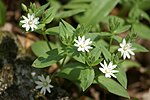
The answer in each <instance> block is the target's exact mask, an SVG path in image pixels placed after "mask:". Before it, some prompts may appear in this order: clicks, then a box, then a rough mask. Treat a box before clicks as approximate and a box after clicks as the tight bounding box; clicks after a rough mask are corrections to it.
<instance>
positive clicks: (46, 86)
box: [35, 75, 53, 94]
mask: <svg viewBox="0 0 150 100" xmlns="http://www.w3.org/2000/svg"><path fill="white" fill-rule="evenodd" d="M38 79H39V80H40V81H35V83H36V84H37V86H36V87H35V88H36V89H40V88H42V89H41V91H40V93H42V94H45V93H46V90H47V91H48V92H49V93H51V90H50V88H53V86H52V85H51V84H50V82H51V79H50V78H49V76H47V77H46V79H45V78H44V76H43V75H42V76H38Z"/></svg>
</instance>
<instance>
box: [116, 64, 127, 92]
mask: <svg viewBox="0 0 150 100" xmlns="http://www.w3.org/2000/svg"><path fill="white" fill-rule="evenodd" d="M117 70H118V71H119V72H118V73H117V74H116V76H117V80H118V81H119V83H120V84H121V85H122V86H123V87H124V88H125V89H127V76H126V73H125V70H124V69H123V68H122V67H120V66H118V69H117Z"/></svg>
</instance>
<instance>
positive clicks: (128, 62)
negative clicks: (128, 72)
mask: <svg viewBox="0 0 150 100" xmlns="http://www.w3.org/2000/svg"><path fill="white" fill-rule="evenodd" d="M120 66H121V67H122V68H124V69H128V68H131V67H137V68H139V67H141V65H140V64H139V63H138V62H136V61H132V60H125V61H124V62H122V63H121V64H120Z"/></svg>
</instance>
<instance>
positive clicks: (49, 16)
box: [43, 7, 58, 24]
mask: <svg viewBox="0 0 150 100" xmlns="http://www.w3.org/2000/svg"><path fill="white" fill-rule="evenodd" d="M57 10H58V9H57V8H54V7H50V8H48V9H47V10H46V11H45V13H44V18H43V23H45V24H48V23H50V22H51V21H52V20H53V19H54V17H55V14H56V11H57Z"/></svg>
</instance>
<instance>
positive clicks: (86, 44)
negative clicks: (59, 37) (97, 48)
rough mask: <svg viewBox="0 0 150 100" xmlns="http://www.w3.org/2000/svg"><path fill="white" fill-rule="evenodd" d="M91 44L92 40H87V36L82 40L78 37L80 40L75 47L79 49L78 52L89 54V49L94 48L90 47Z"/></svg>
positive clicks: (76, 41)
mask: <svg viewBox="0 0 150 100" xmlns="http://www.w3.org/2000/svg"><path fill="white" fill-rule="evenodd" d="M91 44H92V41H90V38H88V39H85V36H82V38H81V37H80V36H78V40H75V44H74V46H76V47H78V51H82V52H85V51H87V52H89V49H92V48H93V47H91V46H90V45H91Z"/></svg>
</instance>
